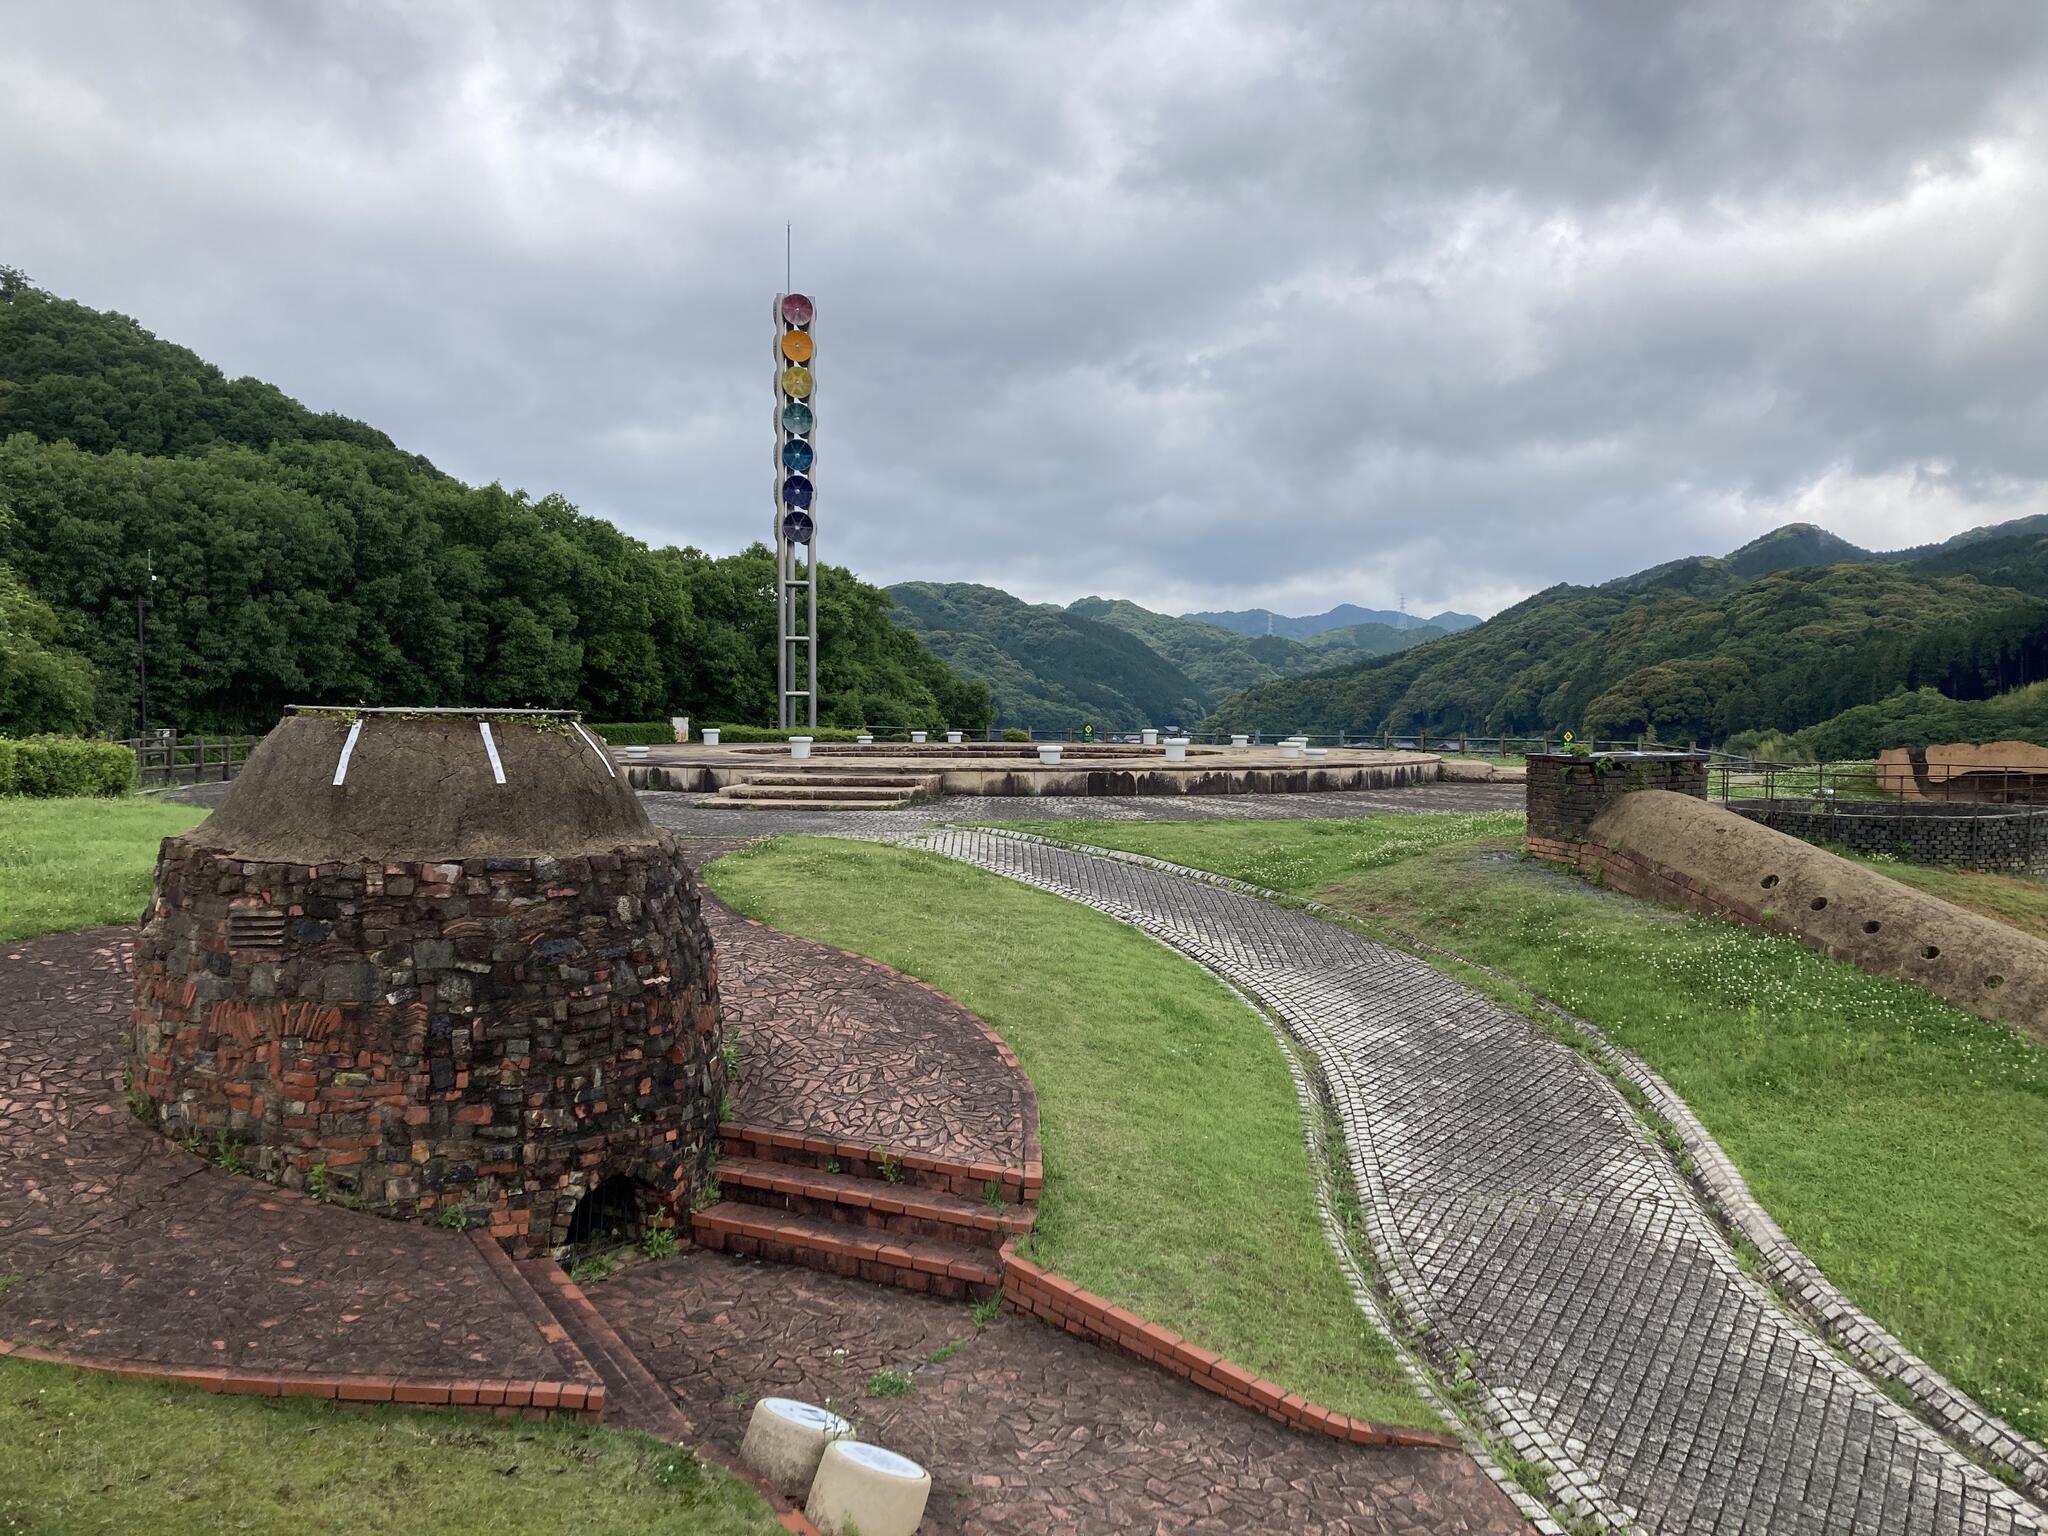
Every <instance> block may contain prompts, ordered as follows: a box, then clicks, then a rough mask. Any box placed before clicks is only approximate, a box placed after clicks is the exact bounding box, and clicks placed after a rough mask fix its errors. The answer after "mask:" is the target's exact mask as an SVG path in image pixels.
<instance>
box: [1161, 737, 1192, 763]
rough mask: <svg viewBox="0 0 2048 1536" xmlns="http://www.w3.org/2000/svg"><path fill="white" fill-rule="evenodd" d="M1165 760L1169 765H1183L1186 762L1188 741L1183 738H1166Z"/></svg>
mask: <svg viewBox="0 0 2048 1536" xmlns="http://www.w3.org/2000/svg"><path fill="white" fill-rule="evenodd" d="M1166 760H1167V761H1168V762H1169V763H1184V762H1186V761H1187V760H1188V740H1187V738H1186V737H1185V736H1169V737H1167V738H1166Z"/></svg>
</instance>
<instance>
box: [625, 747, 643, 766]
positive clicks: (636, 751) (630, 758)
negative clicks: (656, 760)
mask: <svg viewBox="0 0 2048 1536" xmlns="http://www.w3.org/2000/svg"><path fill="white" fill-rule="evenodd" d="M625 753H626V761H627V762H629V763H644V762H646V761H647V749H646V748H645V747H627V748H626V749H625Z"/></svg>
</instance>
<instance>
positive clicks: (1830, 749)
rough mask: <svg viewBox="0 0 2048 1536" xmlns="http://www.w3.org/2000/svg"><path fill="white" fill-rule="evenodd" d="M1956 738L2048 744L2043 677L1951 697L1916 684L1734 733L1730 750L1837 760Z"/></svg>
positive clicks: (1792, 758) (2046, 691) (1804, 759)
mask: <svg viewBox="0 0 2048 1536" xmlns="http://www.w3.org/2000/svg"><path fill="white" fill-rule="evenodd" d="M1760 737H1762V740H1761V741H1760ZM1955 741H2031V742H2033V743H2035V744H2036V745H2038V746H2048V682H2042V683H2029V684H2028V685H2027V686H2026V687H2024V688H2015V689H2013V690H2012V691H2011V692H2010V693H2001V694H1996V695H1994V696H1992V697H1991V698H1988V699H1952V698H1950V697H1948V695H1946V694H1944V693H1942V692H1941V691H1940V690H1939V689H1936V688H1916V689H1914V690H1913V691H1911V692H1910V693H1895V694H1893V695H1892V696H1891V697H1890V698H1888V699H1884V700H1882V701H1880V702H1879V703H1876V704H1858V705H1857V706H1856V707H1855V708H1854V709H1845V710H1843V711H1842V713H1840V714H1839V715H1836V716H1834V717H1833V718H1831V719H1828V720H1823V721H1821V722H1820V724H1818V725H1809V726H1807V727H1806V729H1804V730H1802V731H1797V732H1794V733H1793V734H1792V735H1790V736H1789V737H1775V738H1773V737H1770V736H1766V735H1764V733H1759V732H1747V733H1744V734H1743V735H1739V736H1736V737H1734V738H1732V739H1731V740H1730V741H1729V743H1728V749H1729V750H1730V751H1731V752H1749V751H1751V750H1753V749H1755V748H1757V747H1759V746H1760V745H1762V746H1766V747H1768V748H1770V750H1769V751H1768V752H1767V753H1766V754H1765V755H1768V756H1770V757H1772V758H1773V759H1774V760H1776V761H1780V762H1807V761H1815V762H1843V761H1850V760H1855V761H1861V760H1863V759H1865V758H1872V757H1875V756H1877V754H1878V753H1880V752H1883V751H1887V750H1889V749H1890V748H1892V747H1928V746H1936V745H1945V744H1947V743H1949V742H1955Z"/></svg>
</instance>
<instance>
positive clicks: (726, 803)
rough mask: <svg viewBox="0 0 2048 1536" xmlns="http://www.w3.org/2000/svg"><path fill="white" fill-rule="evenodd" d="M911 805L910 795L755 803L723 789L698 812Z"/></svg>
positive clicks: (879, 808) (892, 808) (702, 802)
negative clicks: (891, 797)
mask: <svg viewBox="0 0 2048 1536" xmlns="http://www.w3.org/2000/svg"><path fill="white" fill-rule="evenodd" d="M910 803H911V797H910V796H909V795H903V796H901V797H898V798H895V799H873V798H870V799H862V800H821V799H818V798H816V797H807V798H804V799H801V800H765V799H764V800H755V799H746V798H736V797H731V796H728V795H727V794H726V793H725V792H724V791H723V790H721V791H720V792H719V793H718V794H716V795H713V796H712V797H711V798H710V799H709V800H699V801H698V802H697V805H696V809H698V810H700V811H900V810H902V809H903V808H904V807H905V806H906V805H909V804H910Z"/></svg>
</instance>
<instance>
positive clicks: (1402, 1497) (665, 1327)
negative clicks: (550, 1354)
mask: <svg viewBox="0 0 2048 1536" xmlns="http://www.w3.org/2000/svg"><path fill="white" fill-rule="evenodd" d="M590 1296H591V1299H592V1300H593V1301H594V1302H595V1303H597V1305H598V1306H599V1307H600V1308H601V1309H602V1310H603V1312H604V1315H605V1317H606V1318H608V1319H609V1320H610V1322H611V1324H612V1326H613V1327H614V1328H616V1329H617V1330H618V1331H619V1333H620V1335H621V1336H623V1337H624V1339H625V1340H626V1342H627V1343H628V1344H629V1345H630V1346H631V1347H632V1350H633V1352H634V1354H636V1355H637V1356H638V1357H639V1358H640V1359H641V1360H642V1361H643V1362H644V1363H645V1364H646V1365H647V1367H648V1369H649V1370H651V1371H652V1372H653V1373H654V1375H655V1376H656V1377H657V1378H659V1379H660V1381H661V1382H662V1383H663V1384H664V1385H665V1386H666V1387H667V1388H668V1390H669V1391H670V1392H671V1393H672V1394H673V1395H674V1397H675V1399H676V1403H677V1406H678V1407H679V1408H680V1409H681V1410H682V1412H683V1414H684V1416H685V1417H686V1418H688V1419H689V1421H690V1423H691V1425H692V1427H693V1429H694V1431H695V1432H696V1433H697V1434H699V1435H703V1436H707V1437H709V1438H710V1439H712V1440H713V1441H714V1442H716V1443H718V1444H720V1445H722V1446H724V1447H726V1448H728V1449H733V1448H737V1446H738V1445H739V1440H740V1436H741V1434H743V1433H744V1432H745V1429H746V1423H747V1414H748V1411H749V1409H750V1408H751V1407H752V1405H753V1403H754V1401H755V1399H757V1398H759V1397H762V1396H765V1395H767V1394H770V1393H774V1394H780V1395H784V1396H793V1397H797V1398H801V1399H804V1400H806V1401H809V1402H814V1403H815V1402H824V1401H828V1400H829V1401H830V1402H831V1404H832V1405H833V1407H834V1408H836V1409H838V1410H839V1411H840V1412H843V1413H848V1414H851V1415H852V1416H854V1417H855V1418H856V1419H857V1420H858V1422H859V1425H860V1429H861V1433H862V1436H863V1438H869V1439H874V1440H877V1441H879V1442H880V1443H881V1444H883V1445H887V1446H889V1447H890V1448H892V1449H894V1450H898V1451H901V1452H903V1453H905V1454H906V1455H909V1456H912V1457H914V1458H915V1459H916V1460H917V1461H919V1462H921V1463H922V1464H923V1465H924V1466H926V1467H927V1468H929V1469H930V1471H931V1474H932V1493H931V1504H930V1506H929V1507H928V1510H927V1512H926V1515H925V1523H924V1525H923V1526H922V1527H920V1529H922V1530H924V1531H928V1532H962V1533H965V1536H997V1533H1001V1536H1098V1533H1112V1532H1114V1533H1123V1532H1130V1533H1134V1536H1162V1533H1180V1532H1215V1533H1218V1536H1476V1533H1480V1532H1484V1533H1488V1536H1515V1533H1518V1532H1520V1531H1521V1530H1522V1529H1523V1524H1522V1520H1521V1517H1520V1516H1519V1515H1517V1514H1516V1512H1515V1509H1514V1506H1513V1505H1512V1504H1510V1503H1509V1502H1508V1500H1507V1499H1506V1498H1505V1497H1504V1496H1503V1495H1502V1494H1501V1492H1500V1491H1499V1490H1498V1489H1497V1488H1495V1487H1494V1486H1493V1484H1492V1483H1491V1482H1490V1481H1489V1480H1488V1479H1487V1477H1486V1474H1485V1473H1483V1472H1482V1471H1480V1470H1479V1467H1478V1466H1477V1464H1476V1463H1474V1462H1473V1461H1472V1460H1471V1458H1470V1457H1467V1456H1464V1455H1460V1454H1458V1453H1456V1452H1452V1451H1437V1450H1414V1449H1397V1448H1392V1447H1375V1448H1373V1449H1371V1450H1361V1449H1360V1448H1359V1447H1357V1446H1347V1445H1343V1444H1340V1443H1339V1442H1337V1441H1335V1440H1331V1439H1329V1438H1327V1437H1325V1436H1321V1435H1308V1434H1303V1433H1301V1432H1300V1431H1299V1430H1294V1429H1289V1428H1285V1427H1283V1426H1281V1425H1278V1424H1275V1423H1272V1422H1271V1421H1269V1420H1267V1419H1264V1418H1261V1417H1259V1416H1258V1415H1257V1414H1252V1413H1247V1412H1245V1411H1244V1410H1243V1409H1242V1408H1238V1407H1236V1406H1234V1405H1233V1404H1231V1403H1227V1402H1225V1401H1224V1400H1223V1399H1221V1398H1218V1397H1213V1396H1211V1395H1210V1394H1208V1393H1206V1392H1201V1391H1198V1390H1196V1389H1195V1388H1193V1387H1190V1386H1189V1385H1187V1384H1186V1383H1185V1382H1182V1381H1179V1380H1177V1379H1175V1378H1174V1377H1172V1376H1169V1375H1168V1374H1167V1373H1166V1372H1164V1371H1162V1370H1159V1369H1157V1368H1156V1367H1153V1366H1149V1365H1142V1364H1139V1363H1138V1362H1136V1361H1132V1360H1126V1359H1124V1358H1122V1357H1120V1356H1118V1355H1114V1354H1111V1353H1110V1352H1109V1351H1108V1350H1105V1349H1100V1348H1097V1347H1096V1346H1095V1345H1093V1344H1089V1343H1084V1342H1083V1341H1081V1340H1079V1339H1075V1338H1070V1337H1069V1336H1068V1335H1066V1334H1064V1333H1061V1332H1058V1331H1056V1330H1054V1329H1051V1328H1046V1327H1043V1326H1041V1325H1039V1324H1038V1323H1035V1322H1032V1321H1029V1320H1027V1319H1024V1318H1018V1317H1012V1316H1005V1317H1001V1318H999V1319H997V1320H996V1321H994V1322H992V1323H990V1324H989V1325H988V1326H987V1327H985V1328H977V1327H976V1326H975V1324H974V1320H973V1317H972V1316H971V1314H970V1312H969V1310H968V1308H966V1307H963V1306H961V1305H959V1304H958V1303H957V1302H945V1301H936V1300H933V1299H931V1298H928V1297H924V1296H913V1295H910V1294H909V1293H908V1292H905V1291H898V1290H893V1289H891V1288H889V1287H887V1286H880V1285H870V1284H867V1283H865V1282H862V1281H858V1280H843V1279H841V1278H839V1277H838V1276H836V1275H823V1274H818V1273H815V1272H813V1271H811V1270H807V1269H792V1268H788V1267H786V1266H783V1265H778V1264H766V1265H764V1264H758V1263H752V1262H748V1261H744V1260H734V1259H730V1258H728V1257H726V1256H725V1255H723V1254H713V1253H688V1254H682V1255H679V1256H678V1257H676V1258H673V1259H666V1260H664V1261H662V1262H661V1263H659V1264H649V1265H641V1266H637V1267H635V1268H633V1269H630V1270H627V1271H626V1272H624V1273H622V1274H620V1275H618V1276H617V1277H615V1278H613V1279H611V1280H608V1281H606V1282H605V1283H604V1284H603V1285H599V1286H594V1287H592V1288H591V1291H590ZM935 1356H938V1357H940V1358H936V1359H935V1358H934V1357H935ZM884 1370H889V1371H900V1372H903V1373H905V1374H906V1375H908V1376H909V1377H910V1380H911V1387H910V1390H909V1391H908V1392H906V1393H904V1394H903V1395H902V1396H900V1397H873V1396H869V1395H868V1394H867V1392H866V1383H867V1381H868V1379H869V1377H871V1376H872V1375H873V1374H874V1373H875V1372H877V1371H884Z"/></svg>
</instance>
